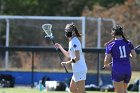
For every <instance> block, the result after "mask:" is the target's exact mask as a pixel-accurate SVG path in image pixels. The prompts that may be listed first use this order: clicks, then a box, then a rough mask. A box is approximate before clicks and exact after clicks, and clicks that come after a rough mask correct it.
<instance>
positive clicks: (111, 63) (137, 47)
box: [102, 45, 140, 69]
mask: <svg viewBox="0 0 140 93" xmlns="http://www.w3.org/2000/svg"><path fill="white" fill-rule="evenodd" d="M139 47H140V45H138V46H136V47H135V48H134V49H135V50H136V49H138V48H139ZM110 65H112V62H110V63H109V64H108V66H110ZM105 68H106V67H105V66H104V67H102V69H105Z"/></svg>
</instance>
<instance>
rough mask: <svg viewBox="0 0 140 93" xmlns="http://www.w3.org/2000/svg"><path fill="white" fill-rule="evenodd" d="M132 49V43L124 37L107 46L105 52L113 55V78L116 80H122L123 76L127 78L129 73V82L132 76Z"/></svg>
mask: <svg viewBox="0 0 140 93" xmlns="http://www.w3.org/2000/svg"><path fill="white" fill-rule="evenodd" d="M132 49H134V47H133V45H132V43H131V42H126V41H124V40H123V39H119V40H114V41H112V42H111V43H110V44H108V46H107V47H106V52H105V53H106V54H111V55H112V63H113V64H112V78H115V81H118V82H119V81H122V80H123V79H122V78H125V75H126V74H127V76H129V78H128V80H125V82H126V83H128V82H129V80H130V78H131V66H130V52H131V50H132ZM116 75H119V76H120V77H119V76H116ZM116 77H117V79H116Z"/></svg>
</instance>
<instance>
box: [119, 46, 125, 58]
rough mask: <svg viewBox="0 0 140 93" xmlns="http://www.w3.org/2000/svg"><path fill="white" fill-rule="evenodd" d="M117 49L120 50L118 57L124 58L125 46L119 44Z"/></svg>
mask: <svg viewBox="0 0 140 93" xmlns="http://www.w3.org/2000/svg"><path fill="white" fill-rule="evenodd" d="M119 50H120V58H125V57H126V51H125V46H119Z"/></svg>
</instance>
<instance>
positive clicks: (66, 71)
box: [51, 38, 69, 73]
mask: <svg viewBox="0 0 140 93" xmlns="http://www.w3.org/2000/svg"><path fill="white" fill-rule="evenodd" d="M51 41H52V42H53V44H54V45H55V41H54V39H53V38H51ZM55 49H56V52H57V54H58V56H59V58H60V60H61V61H63V58H62V56H61V55H60V53H59V51H58V49H57V48H55ZM62 65H63V67H64V69H65V71H66V72H67V73H69V72H68V70H67V68H66V66H65V65H64V64H62Z"/></svg>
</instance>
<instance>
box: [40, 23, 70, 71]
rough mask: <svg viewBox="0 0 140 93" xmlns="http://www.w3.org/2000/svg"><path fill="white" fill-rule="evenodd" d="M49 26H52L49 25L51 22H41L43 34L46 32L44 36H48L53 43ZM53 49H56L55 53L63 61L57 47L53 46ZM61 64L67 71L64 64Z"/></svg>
mask: <svg viewBox="0 0 140 93" xmlns="http://www.w3.org/2000/svg"><path fill="white" fill-rule="evenodd" d="M51 28H52V25H51V24H43V25H42V29H43V31H44V32H45V34H46V36H45V38H46V37H49V38H50V40H51V41H52V42H53V44H55V41H54V36H53V34H52V31H51ZM55 49H56V51H57V53H58V56H59V58H60V60H61V61H63V59H62V57H61V55H60V53H59V52H58V49H57V48H55ZM62 65H63V67H64V69H65V71H66V72H67V73H68V70H67V68H66V66H65V65H64V64H62Z"/></svg>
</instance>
